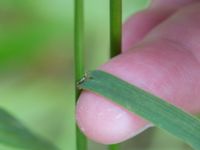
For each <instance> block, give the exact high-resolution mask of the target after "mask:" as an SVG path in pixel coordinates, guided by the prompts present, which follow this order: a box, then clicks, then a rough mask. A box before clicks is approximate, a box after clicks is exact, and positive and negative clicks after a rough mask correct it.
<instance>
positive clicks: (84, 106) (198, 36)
mask: <svg viewBox="0 0 200 150" xmlns="http://www.w3.org/2000/svg"><path fill="white" fill-rule="evenodd" d="M122 45H123V46H122V49H123V52H122V54H120V55H119V56H117V57H115V58H113V59H111V60H110V61H108V62H107V63H106V64H104V65H102V66H100V67H99V68H98V69H101V70H104V71H106V72H109V73H111V74H113V75H115V76H117V77H119V78H121V79H123V80H125V81H128V82H129V83H131V84H134V85H136V86H138V87H140V88H142V89H144V90H146V91H148V92H150V93H152V94H154V95H156V96H158V97H161V98H163V99H165V100H167V101H168V102H170V103H172V104H174V105H176V106H177V107H180V108H181V109H183V110H185V111H187V112H189V113H192V114H198V113H200V0H152V3H151V5H150V6H149V8H148V9H146V10H144V11H142V12H139V13H137V14H136V15H134V16H132V17H130V18H129V19H128V20H127V21H126V22H125V24H124V26H123V40H122ZM76 118H77V123H78V125H79V127H80V128H81V129H82V131H83V132H84V133H85V134H86V135H87V137H88V138H90V139H92V140H94V141H96V142H98V143H103V144H113V143H118V142H122V141H125V140H127V139H129V138H131V137H133V136H135V135H137V134H138V133H140V132H142V131H143V130H145V129H147V128H148V127H151V126H152V124H151V123H150V122H148V121H145V120H144V119H142V118H141V117H139V116H137V115H136V114H134V113H131V112H128V111H127V110H125V109H124V108H122V107H120V106H118V105H116V104H114V103H113V102H111V101H109V100H108V99H106V98H104V97H102V96H100V95H97V94H94V93H92V92H89V91H83V92H82V94H81V96H80V98H79V101H78V104H77V109H76Z"/></svg>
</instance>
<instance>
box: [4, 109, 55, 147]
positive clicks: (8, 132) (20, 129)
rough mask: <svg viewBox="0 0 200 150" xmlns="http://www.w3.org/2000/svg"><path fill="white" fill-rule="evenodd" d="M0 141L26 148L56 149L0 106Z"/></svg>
mask: <svg viewBox="0 0 200 150" xmlns="http://www.w3.org/2000/svg"><path fill="white" fill-rule="evenodd" d="M0 143H1V144H4V145H8V146H11V147H15V148H20V149H21V148H22V149H26V150H58V148H56V147H55V146H54V145H53V144H51V143H50V142H48V141H46V140H44V139H43V138H41V137H39V136H37V135H35V134H33V133H32V132H31V131H30V130H29V129H28V128H26V127H25V126H24V125H23V124H22V123H21V122H20V121H19V120H17V119H16V118H14V117H13V116H12V115H11V114H9V113H8V112H7V111H5V110H3V109H1V108H0Z"/></svg>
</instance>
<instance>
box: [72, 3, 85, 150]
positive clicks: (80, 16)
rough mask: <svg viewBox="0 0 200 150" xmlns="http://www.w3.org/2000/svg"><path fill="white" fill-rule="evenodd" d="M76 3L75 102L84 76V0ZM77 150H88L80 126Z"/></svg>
mask: <svg viewBox="0 0 200 150" xmlns="http://www.w3.org/2000/svg"><path fill="white" fill-rule="evenodd" d="M74 2H75V4H74V6H75V8H74V10H75V12H74V17H75V18H74V61H75V62H74V63H75V66H74V67H75V93H76V96H75V102H77V100H78V97H79V95H80V92H81V91H80V90H79V89H78V88H77V86H76V84H77V82H78V81H80V79H81V78H82V76H83V74H84V58H83V57H84V0H75V1H74ZM76 149H77V150H87V139H86V137H85V135H84V134H83V133H82V132H81V131H80V129H79V127H78V126H76Z"/></svg>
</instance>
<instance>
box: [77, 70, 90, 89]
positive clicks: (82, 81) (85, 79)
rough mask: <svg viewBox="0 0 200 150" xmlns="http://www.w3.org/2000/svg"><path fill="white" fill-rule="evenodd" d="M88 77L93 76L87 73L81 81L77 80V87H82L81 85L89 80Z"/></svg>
mask: <svg viewBox="0 0 200 150" xmlns="http://www.w3.org/2000/svg"><path fill="white" fill-rule="evenodd" d="M88 79H91V77H90V76H89V74H88V73H85V74H84V76H83V77H82V78H81V80H80V81H78V82H77V87H78V88H79V89H81V87H80V85H81V84H83V83H84V82H85V81H87V80H88Z"/></svg>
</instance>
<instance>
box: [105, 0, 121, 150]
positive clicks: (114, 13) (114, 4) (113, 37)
mask: <svg viewBox="0 0 200 150" xmlns="http://www.w3.org/2000/svg"><path fill="white" fill-rule="evenodd" d="M121 37H122V0H110V57H111V58H112V57H114V56H116V55H118V54H120V53H121V41H122V39H121ZM108 149H109V150H119V149H120V145H119V144H114V145H110V146H108Z"/></svg>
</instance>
